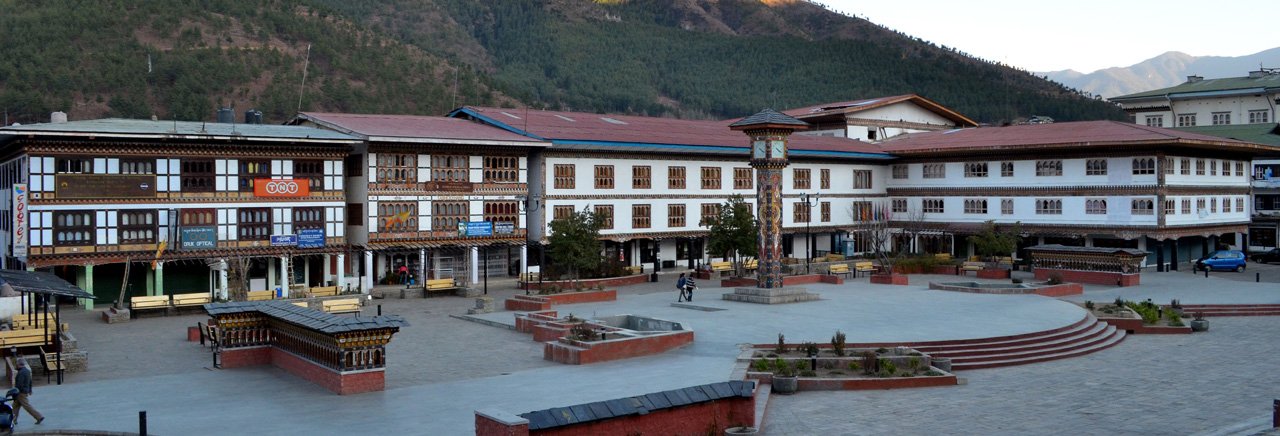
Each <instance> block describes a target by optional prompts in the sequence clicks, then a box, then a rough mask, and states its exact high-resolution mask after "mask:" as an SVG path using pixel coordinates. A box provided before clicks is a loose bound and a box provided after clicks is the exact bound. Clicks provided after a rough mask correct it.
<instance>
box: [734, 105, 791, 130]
mask: <svg viewBox="0 0 1280 436" xmlns="http://www.w3.org/2000/svg"><path fill="white" fill-rule="evenodd" d="M761 124H775V125H782V126H797V127H802V128H807V127H809V124H808V123H806V122H804V121H800V120H797V119H795V118H792V117H790V116H788V115H784V114H780V113H778V111H775V110H773V109H769V108H765V109H764V110H762V111H760V112H757V113H756V114H755V115H752V116H749V117H746V118H743V119H741V120H738V121H735V122H733V123H731V124H729V127H746V126H755V125H761Z"/></svg>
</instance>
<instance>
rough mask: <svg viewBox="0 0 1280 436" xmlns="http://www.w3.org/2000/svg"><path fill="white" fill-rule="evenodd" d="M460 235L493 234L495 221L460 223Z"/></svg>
mask: <svg viewBox="0 0 1280 436" xmlns="http://www.w3.org/2000/svg"><path fill="white" fill-rule="evenodd" d="M458 236H493V223H491V222H488V221H468V222H465V223H464V222H460V223H458Z"/></svg>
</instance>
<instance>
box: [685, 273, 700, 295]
mask: <svg viewBox="0 0 1280 436" xmlns="http://www.w3.org/2000/svg"><path fill="white" fill-rule="evenodd" d="M697 287H698V283H696V282H694V281H693V276H689V278H688V279H685V281H684V301H693V290H694V288H697Z"/></svg>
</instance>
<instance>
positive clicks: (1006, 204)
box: [1000, 198, 1013, 215]
mask: <svg viewBox="0 0 1280 436" xmlns="http://www.w3.org/2000/svg"><path fill="white" fill-rule="evenodd" d="M1000 214H1001V215H1013V199H1012V198H1002V199H1000Z"/></svg>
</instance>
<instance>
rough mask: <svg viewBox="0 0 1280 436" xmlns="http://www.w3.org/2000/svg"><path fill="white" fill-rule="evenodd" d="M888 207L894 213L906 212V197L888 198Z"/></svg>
mask: <svg viewBox="0 0 1280 436" xmlns="http://www.w3.org/2000/svg"><path fill="white" fill-rule="evenodd" d="M889 208H890V210H892V211H893V212H894V213H906V212H907V199H905V198H895V199H893V200H890V201H889Z"/></svg>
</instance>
